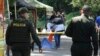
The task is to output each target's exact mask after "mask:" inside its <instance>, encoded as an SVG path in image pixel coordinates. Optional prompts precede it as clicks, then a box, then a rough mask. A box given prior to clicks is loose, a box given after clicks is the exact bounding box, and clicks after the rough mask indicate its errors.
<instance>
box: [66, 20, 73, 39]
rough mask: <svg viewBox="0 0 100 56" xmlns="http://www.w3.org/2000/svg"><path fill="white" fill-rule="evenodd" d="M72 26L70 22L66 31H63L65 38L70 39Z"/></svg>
mask: <svg viewBox="0 0 100 56" xmlns="http://www.w3.org/2000/svg"><path fill="white" fill-rule="evenodd" d="M72 25H73V23H72V21H71V22H70V24H69V25H68V27H67V28H66V31H65V35H66V36H69V37H72V30H73V26H72Z"/></svg>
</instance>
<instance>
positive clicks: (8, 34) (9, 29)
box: [5, 24, 11, 46]
mask: <svg viewBox="0 0 100 56" xmlns="http://www.w3.org/2000/svg"><path fill="white" fill-rule="evenodd" d="M10 32H11V24H10V25H8V27H7V30H6V37H5V39H6V44H7V45H8V46H10V42H9V38H10Z"/></svg>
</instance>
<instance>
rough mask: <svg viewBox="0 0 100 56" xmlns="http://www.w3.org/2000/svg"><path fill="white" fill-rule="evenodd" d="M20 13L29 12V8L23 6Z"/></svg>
mask: <svg viewBox="0 0 100 56" xmlns="http://www.w3.org/2000/svg"><path fill="white" fill-rule="evenodd" d="M18 13H19V14H21V13H28V9H27V8H26V7H21V8H19V10H18Z"/></svg>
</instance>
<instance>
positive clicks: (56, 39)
mask: <svg viewBox="0 0 100 56" xmlns="http://www.w3.org/2000/svg"><path fill="white" fill-rule="evenodd" d="M60 36H61V35H60V34H55V35H54V39H55V44H56V48H59V47H60Z"/></svg>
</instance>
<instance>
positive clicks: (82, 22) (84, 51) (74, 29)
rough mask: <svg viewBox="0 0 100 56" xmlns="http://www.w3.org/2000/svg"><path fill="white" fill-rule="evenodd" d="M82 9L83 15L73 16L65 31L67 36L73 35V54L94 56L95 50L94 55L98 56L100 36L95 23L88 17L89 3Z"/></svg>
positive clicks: (73, 55)
mask: <svg viewBox="0 0 100 56" xmlns="http://www.w3.org/2000/svg"><path fill="white" fill-rule="evenodd" d="M82 10H83V13H82V15H81V16H77V17H74V18H72V21H71V23H70V24H69V26H68V28H67V29H66V31H65V34H66V35H67V36H69V37H72V41H73V44H72V46H71V55H72V56H92V50H93V56H97V54H98V38H97V34H96V29H95V24H94V23H93V22H92V21H91V20H89V18H88V17H89V13H90V12H91V8H90V7H89V6H88V5H84V6H83V8H82ZM91 43H92V44H91Z"/></svg>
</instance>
